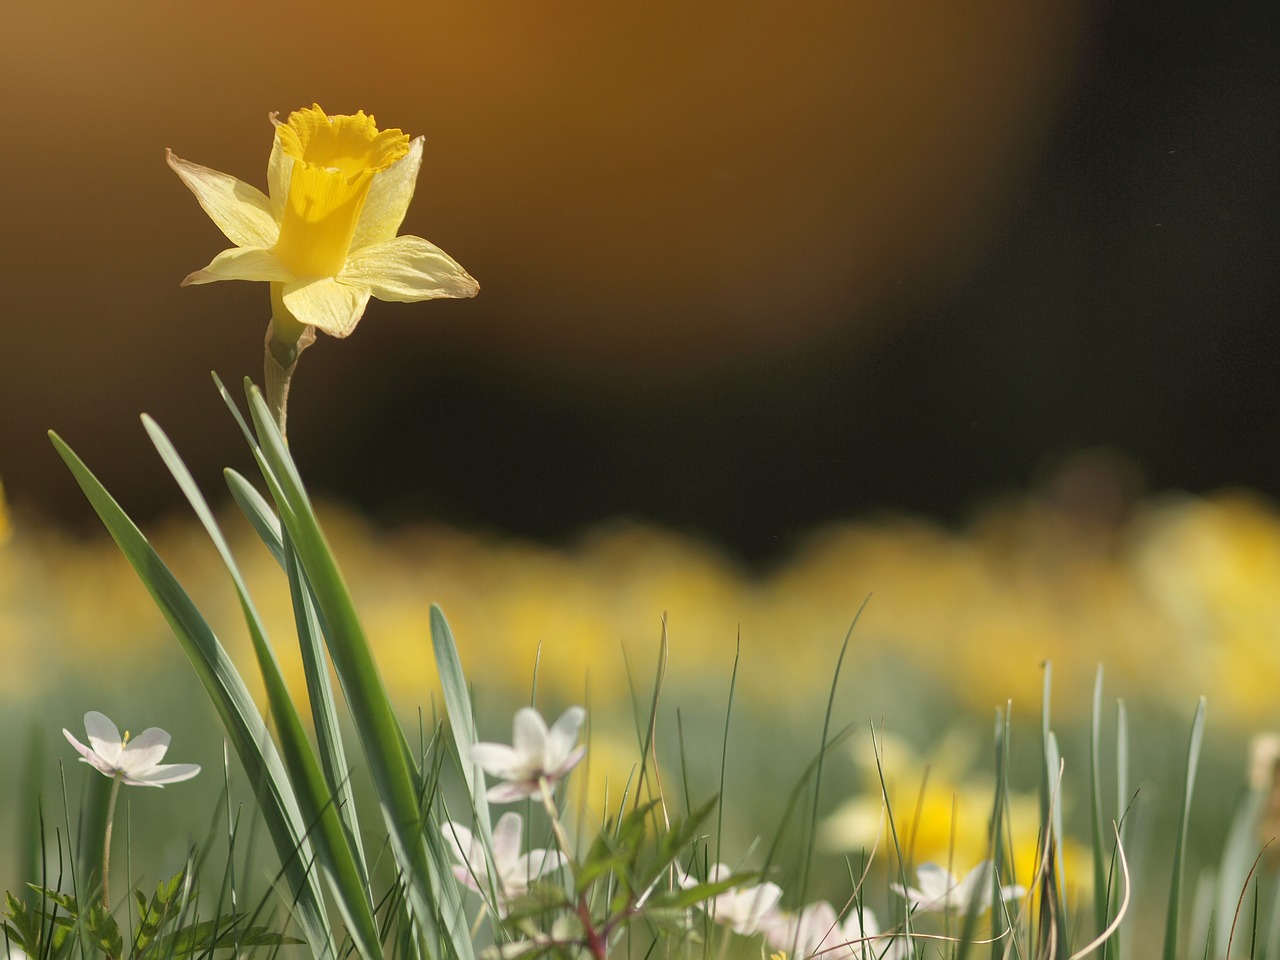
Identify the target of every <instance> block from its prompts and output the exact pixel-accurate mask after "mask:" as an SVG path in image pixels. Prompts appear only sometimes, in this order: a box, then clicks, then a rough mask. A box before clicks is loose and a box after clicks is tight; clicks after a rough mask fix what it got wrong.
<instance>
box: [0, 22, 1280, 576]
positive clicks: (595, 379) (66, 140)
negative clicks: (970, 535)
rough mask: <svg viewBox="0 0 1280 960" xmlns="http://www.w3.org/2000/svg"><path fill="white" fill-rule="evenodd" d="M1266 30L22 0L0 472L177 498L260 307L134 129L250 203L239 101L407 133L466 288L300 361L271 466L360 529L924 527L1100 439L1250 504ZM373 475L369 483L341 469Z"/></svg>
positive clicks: (779, 543) (792, 536)
mask: <svg viewBox="0 0 1280 960" xmlns="http://www.w3.org/2000/svg"><path fill="white" fill-rule="evenodd" d="M1265 15H1266V7H1265V5H1263V4H1253V5H1249V4H1242V5H1233V6H1232V7H1231V9H1230V10H1224V9H1218V8H1215V7H1212V6H1210V5H1201V4H1190V3H1188V4H1175V5H1172V6H1162V7H1161V8H1159V9H1155V8H1151V7H1144V6H1142V5H1139V4H1127V3H1101V2H1099V3H1087V2H1079V0H1072V2H1068V0H1061V2H1057V0H1055V2H1051V3H1043V4H1022V3H1016V2H1009V0H982V2H980V3H978V4H977V5H976V6H975V5H974V4H964V5H956V4H949V3H945V2H932V0H931V2H925V3H917V4H909V5H895V4H859V3H845V2H827V0H820V2H815V3H811V4H806V5H805V7H804V10H803V13H800V14H798V13H797V12H796V11H795V10H794V9H793V8H792V7H791V6H789V5H786V4H781V3H776V2H769V0H744V2H735V3H732V4H728V3H713V4H709V5H699V6H696V7H694V8H690V7H689V6H688V5H687V4H678V3H675V2H670V0H659V2H650V3H643V4H641V3H622V4H608V5H599V4H592V3H589V2H585V0H582V2H568V0H539V2H536V3H521V4H491V3H479V4H434V3H415V4H404V3H392V2H374V3H371V4H368V5H366V6H364V7H362V8H361V10H360V12H359V14H358V15H357V14H355V13H353V12H352V11H351V10H350V9H349V8H348V6H347V5H343V4H338V3H334V2H329V0H319V2H316V3H312V4H308V5H307V6H306V8H305V12H303V10H302V8H300V7H299V6H298V5H296V4H291V3H282V4H249V3H242V2H231V3H228V4H224V5H222V6H220V7H219V8H218V14H217V16H211V15H210V14H209V11H208V9H207V8H204V7H201V6H199V5H194V4H173V3H166V2H160V0H139V2H132V3H129V4H126V5H117V4H107V5H93V4H74V5H71V6H65V5H61V6H60V5H45V4H19V5H16V6H15V8H14V9H12V10H11V11H9V12H8V13H7V14H6V29H5V31H4V35H3V37H0V44H2V45H3V56H2V57H0V81H3V83H4V87H5V89H6V90H8V91H10V96H11V98H13V112H12V116H13V121H12V124H11V125H10V127H9V130H8V132H7V133H6V135H5V140H6V149H5V151H4V158H3V161H2V162H3V169H4V171H5V175H6V179H7V181H8V182H9V183H10V185H11V186H10V189H9V191H8V199H7V201H6V211H5V227H6V229H5V233H6V241H5V257H6V260H5V277H6V290H7V309H6V314H7V316H8V318H9V319H8V320H7V321H6V322H5V323H4V325H3V329H2V330H0V476H3V477H4V478H5V483H6V485H7V488H8V490H9V494H10V496H11V498H12V499H13V500H14V501H15V502H17V503H18V504H20V505H22V506H24V507H28V508H38V509H41V510H43V511H45V512H47V513H50V514H52V515H54V516H56V517H58V518H60V519H69V520H72V521H82V520H83V519H84V517H85V513H84V511H83V508H81V507H80V505H79V501H78V494H77V493H76V492H75V491H74V490H73V489H72V487H71V484H70V483H68V482H67V480H66V478H65V476H64V475H63V472H62V469H61V466H60V465H59V464H58V463H57V462H56V459H55V458H54V457H53V456H52V455H51V454H50V453H49V451H48V449H47V446H46V443H45V441H44V439H43V436H42V434H43V430H44V429H46V428H48V427H53V426H56V427H57V428H58V429H59V430H60V431H61V432H62V433H63V434H64V435H65V436H66V437H67V438H68V439H69V440H71V441H72V442H73V443H75V444H77V446H78V448H80V449H81V450H82V452H83V453H84V454H85V456H86V457H88V458H89V460H90V462H92V463H94V464H96V465H98V466H99V467H100V469H102V470H103V472H104V473H105V474H106V477H107V478H108V479H109V480H110V481H111V482H112V485H113V489H115V490H117V491H118V493H119V494H120V496H122V497H123V498H124V499H125V500H126V502H128V503H129V504H130V505H131V506H132V507H133V508H134V509H137V510H140V511H142V512H143V513H144V514H148V515H154V514H156V513H158V512H162V511H163V510H165V509H167V508H168V507H169V506H170V505H171V504H173V503H174V502H175V496H176V494H175V492H174V491H173V489H172V486H171V485H170V484H168V483H167V482H166V481H165V480H164V479H163V478H162V477H161V476H159V474H158V473H157V471H154V470H151V469H143V468H141V467H139V466H138V461H139V460H147V459H149V458H150V454H149V452H147V448H146V446H145V440H144V439H143V437H142V434H141V432H140V431H139V430H138V429H137V428H136V426H135V421H134V416H135V414H136V413H137V412H139V411H141V410H146V411H148V412H150V413H152V414H153V415H155V416H157V417H158V418H159V419H160V420H161V422H162V423H164V424H165V425H166V426H167V427H169V428H170V429H171V430H172V432H174V433H175V434H176V435H178V436H189V437H198V438H199V442H198V443H192V444H189V445H188V446H189V447H190V449H188V450H187V451H186V453H187V455H188V456H189V457H190V458H191V459H192V461H193V465H194V466H195V467H196V468H197V473H198V475H199V476H201V477H202V478H211V479H212V480H214V481H216V479H217V475H216V470H217V469H218V468H219V467H220V466H221V465H223V464H224V463H226V462H227V461H228V458H229V457H230V456H231V455H232V453H234V452H235V451H236V446H235V445H236V443H237V439H236V437H235V434H234V432H233V431H232V429H231V428H230V427H229V425H228V424H227V423H226V421H225V417H224V416H223V415H222V411H221V409H220V404H219V403H218V401H217V399H216V397H215V396H214V394H213V392H212V391H211V390H210V389H208V388H207V387H206V386H205V384H206V383H207V373H208V371H209V370H210V369H216V370H218V371H219V373H221V374H222V375H223V376H224V378H230V379H232V380H234V379H236V378H238V377H240V376H242V375H245V374H249V375H253V376H260V373H259V367H260V359H259V355H258V354H259V350H260V346H259V338H260V337H261V332H262V330H263V328H264V323H265V319H266V315H267V306H266V296H265V291H264V290H263V289H261V288H260V287H258V286H256V285H253V284H235V283H232V284H222V285H218V286H215V287H206V288H202V289H194V290H193V289H187V290H180V289H179V288H178V286H177V283H178V280H179V279H180V278H181V277H183V276H185V275H186V273H187V272H189V271H190V270H192V269H194V268H196V267H198V266H201V265H203V264H204V263H205V262H207V260H208V259H209V258H210V257H211V256H212V255H213V254H214V253H215V252H217V251H218V250H219V249H221V248H222V246H223V245H224V243H223V239H222V238H221V236H220V235H218V233H217V231H216V229H215V228H214V227H213V226H212V224H210V223H209V222H208V221H207V219H206V218H205V217H204V216H203V215H202V214H201V213H200V211H199V210H198V208H197V207H196V205H195V203H194V201H193V198H192V197H191V196H190V195H189V194H188V193H187V192H186V191H185V190H184V188H183V187H182V185H181V184H180V183H179V182H178V180H177V178H176V177H174V176H173V174H172V173H171V171H169V170H168V168H167V167H166V166H165V165H164V163H163V152H164V148H165V147H171V148H173V149H174V150H175V152H177V153H178V154H179V155H180V156H183V157H187V158H189V159H192V160H195V161H197V162H200V163H204V164H207V165H210V166H213V167H215V168H216V169H220V170H225V171H230V172H232V173H235V174H237V175H239V176H241V177H243V178H245V179H247V180H249V181H251V182H255V183H259V184H261V183H262V182H263V179H264V176H265V174H264V167H265V160H266V154H267V149H268V146H269V140H270V127H269V126H268V124H267V113H268V112H269V111H272V110H276V111H288V110H291V109H295V108H297V107H298V106H301V105H304V104H309V103H310V102H312V101H313V100H315V101H318V102H320V104H321V105H322V106H324V107H325V108H326V109H328V110H331V111H335V112H340V111H344V110H345V111H350V110H354V109H356V108H360V107H362V108H364V109H367V110H370V111H372V112H374V113H375V114H376V115H377V117H378V118H379V119H380V120H381V121H382V122H384V123H387V124H392V125H398V126H400V127H402V128H403V129H405V130H406V131H408V132H410V133H411V134H418V133H422V134H425V135H426V137H427V155H426V162H425V165H424V170H423V175H422V180H421V183H420V185H419V190H418V198H417V200H416V202H415V204H414V206H413V208H412V209H411V211H410V214H409V219H408V222H407V224H406V230H407V231H409V232H414V233H418V234H420V235H422V236H426V237H428V238H429V239H431V240H433V241H435V242H437V243H439V244H440V245H441V246H442V247H444V248H445V249H446V250H448V251H449V252H450V253H452V254H453V255H454V256H456V257H457V259H459V260H460V261H461V262H462V263H463V264H464V265H465V266H466V267H467V268H468V269H469V270H470V271H471V273H473V274H474V275H475V276H476V277H477V278H478V279H479V280H480V282H481V285H482V290H483V292H482V294H481V296H480V297H478V298H477V299H476V300H474V301H469V302H466V303H452V302H441V303H434V304H426V305H417V306H412V307H399V306H396V305H389V304H380V303H375V304H373V306H372V307H371V309H370V312H369V314H368V316H367V319H366V321H365V322H364V323H363V324H362V325H361V327H360V329H359V331H358V332H357V334H356V335H355V336H354V337H353V338H351V340H349V341H348V342H346V343H341V344H339V343H336V342H333V341H325V342H323V343H322V344H321V345H320V346H319V347H317V348H316V349H315V350H313V351H311V353H309V354H308V356H307V360H306V363H305V365H304V367H303V369H302V371H301V373H300V375H299V379H298V383H297V387H296V391H297V393H296V406H297V411H298V414H297V416H296V418H295V422H294V424H293V433H294V442H295V449H296V451H297V455H298V456H299V457H300V458H301V460H302V461H303V462H304V465H305V466H306V467H307V468H308V474H309V476H310V477H311V478H312V483H313V484H315V485H318V486H319V487H320V488H321V489H323V490H325V491H327V492H330V493H332V494H334V495H336V496H340V497H342V498H345V499H349V500H355V501H357V502H358V503H360V504H361V505H362V506H363V507H365V508H368V509H373V510H376V511H379V512H380V513H381V514H382V515H384V516H397V517H401V516H406V515H407V516H414V517H430V518H433V519H438V520H445V521H448V522H456V523H461V524H463V525H466V526H470V527H473V528H474V527H477V526H479V527H485V528H489V529H494V530H498V531H510V532H515V533H519V534H525V535H530V536H534V537H536V538H540V539H544V540H545V539H550V540H553V541H554V540H556V539H563V538H564V537H566V536H567V535H569V534H572V533H574V532H576V531H577V530H580V529H581V528H583V527H585V526H587V525H589V524H591V523H592V522H595V521H597V520H600V519H603V518H609V517H614V516H617V515H627V516H632V517H636V518H640V519H646V520H653V521H657V522H660V523H664V524H667V525H673V526H676V527H680V528H685V529H689V530H693V531H697V532H701V533H705V534H707V535H709V536H710V537H711V538H712V539H713V540H714V541H716V542H718V543H721V544H724V545H726V546H727V547H729V548H730V549H732V550H734V551H735V552H737V553H739V554H741V555H743V556H744V557H745V558H746V559H748V560H750V561H752V562H755V561H764V562H767V561H770V560H774V559H777V558H778V557H779V556H780V555H781V554H782V553H783V552H785V550H786V549H788V548H789V547H790V546H792V545H793V544H794V542H795V540H796V539H797V537H799V536H801V535H803V533H804V532H805V531H807V530H808V529H809V528H811V527H812V526H814V525H815V524H817V523H820V522H822V521H826V520H830V519H836V518H843V517H848V516H857V515H862V514H864V513H866V511H868V510H870V509H875V508H881V507H887V508H893V509H901V510H910V511H916V512H923V513H925V514H927V515H930V516H934V517H938V518H942V519H944V520H948V521H953V520H957V519H961V518H963V517H964V516H965V515H966V514H967V512H968V511H969V510H970V509H971V508H972V507H973V506H974V505H975V503H980V502H982V501H985V500H987V499H989V498H991V497H992V496H996V495H999V494H1001V493H1003V492H1005V491H1008V490H1012V489H1020V488H1023V487H1025V486H1026V485H1027V484H1030V483H1034V482H1036V481H1037V480H1038V479H1039V478H1040V477H1041V476H1042V475H1043V474H1044V473H1045V471H1052V469H1053V465H1054V464H1055V463H1056V462H1057V461H1058V460H1059V459H1060V458H1061V457H1063V456H1066V455H1068V454H1070V453H1071V452H1073V451H1076V450H1079V449H1081V448H1092V447H1097V446H1110V447H1114V448H1116V449H1118V450H1119V451H1122V452H1123V453H1124V454H1126V455H1128V456H1130V457H1132V458H1133V459H1134V461H1135V462H1136V464H1137V465H1138V466H1139V467H1140V468H1141V471H1142V475H1143V476H1145V477H1146V478H1147V479H1148V481H1149V483H1150V485H1151V486H1152V487H1154V488H1156V489H1167V488H1181V489H1189V490H1191V491H1194V492H1202V491H1208V490H1212V489H1215V488H1218V487H1221V486H1223V485H1229V484H1247V485H1249V486H1251V487H1253V488H1255V489H1259V490H1261V491H1263V492H1265V493H1268V494H1271V495H1274V494H1275V493H1276V492H1277V489H1278V485H1280V481H1278V480H1277V477H1280V457H1278V455H1277V453H1276V450H1277V445H1276V443H1275V442H1274V439H1275V437H1276V436H1277V432H1278V427H1280V421H1278V415H1277V409H1276V404H1275V402H1274V384H1275V382H1276V376H1277V372H1278V371H1277V363H1278V361H1277V357H1278V356H1280V352H1278V351H1277V349H1276V348H1277V333H1276V325H1275V323H1274V316H1275V311H1274V307H1275V305H1276V279H1275V271H1274V269H1273V266H1274V263H1275V257H1276V253H1277V249H1276V244H1277V239H1276V233H1275V223H1276V187H1275V183H1276V182H1277V178H1276V177H1275V176H1274V174H1275V172H1276V171H1275V167H1276V161H1275V157H1276V155H1277V150H1276V147H1277V143H1276V137H1277V129H1278V128H1277V124H1276V122H1275V121H1276V109H1277V106H1276V104H1277V103H1278V102H1280V99H1278V98H1277V96H1276V93H1277V90H1276V76H1275V67H1274V63H1273V59H1274V58H1272V57H1271V54H1270V50H1269V48H1267V46H1266V42H1265V37H1266V36H1267V33H1266V31H1265V29H1263V28H1262V24H1263V23H1264V22H1265ZM374 464H376V466H373V465H374Z"/></svg>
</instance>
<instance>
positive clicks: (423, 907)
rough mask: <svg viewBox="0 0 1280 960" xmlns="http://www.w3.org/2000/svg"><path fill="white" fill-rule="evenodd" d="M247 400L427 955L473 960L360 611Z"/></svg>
mask: <svg viewBox="0 0 1280 960" xmlns="http://www.w3.org/2000/svg"><path fill="white" fill-rule="evenodd" d="M247 393H248V399H249V409H250V415H251V416H252V419H253V424H254V428H255V430H256V431H257V436H258V442H259V450H260V454H261V460H260V464H261V465H262V466H263V467H264V470H263V477H264V479H265V480H266V482H267V485H268V486H269V487H270V488H271V494H272V497H273V498H274V499H275V501H276V508H277V512H278V514H279V516H280V520H281V523H282V524H283V526H284V529H285V531H286V533H287V535H288V538H289V540H290V541H291V542H292V544H293V546H294V549H295V550H296V551H297V555H298V559H299V561H300V563H301V566H302V569H303V571H304V572H305V574H306V577H307V580H308V581H309V582H310V583H311V585H312V587H313V589H314V591H315V597H316V605H317V609H318V610H319V613H320V616H321V617H322V618H323V621H324V623H325V626H326V629H327V634H326V639H327V641H328V645H329V656H330V657H331V659H332V661H333V665H334V669H335V671H336V672H337V674H338V679H339V682H340V683H341V684H342V689H343V693H344V694H345V696H346V700H347V704H348V706H349V707H350V710H351V715H352V719H353V721H354V723H355V727H356V730H357V732H358V734H359V737H360V741H361V745H362V747H363V749H364V754H365V759H366V761H367V762H368V765H369V772H370V774H371V776H372V778H373V783H374V788H375V790H376V791H377V795H378V799H379V803H380V806H381V808H382V814H383V819H384V821H385V822H386V825H387V829H388V832H389V839H390V841H391V849H392V854H393V855H394V857H395V860H396V863H397V865H398V866H399V868H400V871H401V874H402V876H401V880H402V882H403V883H404V886H405V891H406V893H407V894H408V896H409V902H410V905H411V909H412V912H413V915H414V918H415V920H416V922H417V924H418V925H419V929H420V931H421V933H422V937H423V939H424V940H425V941H426V943H427V944H428V946H427V949H428V951H430V950H432V949H433V948H434V947H436V946H439V947H442V948H443V949H446V950H448V951H450V952H451V953H452V954H454V955H457V956H460V957H462V958H464V960H470V957H471V956H472V954H473V950H472V945H471V938H470V936H469V934H468V931H467V927H466V924H465V918H464V917H463V914H462V903H461V897H460V895H459V893H458V890H457V887H456V885H455V883H454V881H453V878H452V876H451V875H450V874H449V873H448V870H447V866H448V856H447V854H446V853H445V851H444V841H443V839H442V838H441V837H440V836H439V833H438V831H436V830H434V828H428V825H427V824H425V823H424V822H423V819H422V817H421V815H420V812H419V807H418V797H417V792H416V789H415V778H414V773H413V771H412V770H411V767H410V764H409V760H408V755H407V750H406V748H405V741H404V733H403V731H402V730H401V729H400V725H399V723H398V722H397V720H396V718H395V713H394V711H393V710H392V707H391V701H390V699H389V697H388V695H387V692H386V687H385V686H384V684H383V682H382V677H381V675H380V674H379V672H378V667H377V664H376V662H375V661H374V659H373V653H372V651H371V650H370V648H369V642H368V639H367V638H366V637H365V634H364V629H363V627H362V626H361V625H360V621H359V619H358V618H357V616H356V611H355V605H354V604H353V602H352V600H351V595H350V593H349V591H348V590H347V587H346V583H345V581H344V580H343V578H342V574H341V573H340V572H339V570H338V566H337V562H336V561H335V560H334V558H333V554H332V552H331V551H330V549H329V545H328V543H327V542H326V541H325V538H324V534H323V533H322V532H321V530H320V525H319V522H318V521H317V520H316V516H315V511H314V509H313V508H312V505H311V500H310V498H309V497H308V495H307V493H306V490H305V488H304V487H303V485H302V480H301V478H300V477H299V475H298V471H297V467H296V466H295V465H294V463H293V458H292V457H291V456H290V454H289V450H288V447H287V446H286V445H285V443H284V440H283V438H282V437H281V436H280V432H279V430H278V429H277V427H276V425H275V421H274V419H273V417H272V416H271V413H270V411H268V409H267V406H266V403H265V402H264V401H263V399H262V395H261V393H260V392H259V391H258V389H257V388H256V387H254V386H252V385H251V384H250V385H248V388H247ZM442 867H444V868H445V869H444V870H443V871H442V869H441V868H442ZM442 873H443V876H442ZM445 877H447V878H448V879H447V881H446V880H445V879H444V878H445Z"/></svg>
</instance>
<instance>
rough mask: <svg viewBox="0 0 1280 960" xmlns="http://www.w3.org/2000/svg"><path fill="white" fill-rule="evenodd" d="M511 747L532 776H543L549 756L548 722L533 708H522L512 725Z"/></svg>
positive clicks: (517, 712)
mask: <svg viewBox="0 0 1280 960" xmlns="http://www.w3.org/2000/svg"><path fill="white" fill-rule="evenodd" d="M511 746H512V747H513V748H514V749H515V752H516V753H517V754H518V755H519V757H520V762H521V763H522V764H524V765H525V767H526V769H528V770H529V772H530V773H531V774H541V773H544V772H545V771H544V770H543V765H544V763H545V762H546V756H547V721H545V720H543V719H542V714H540V713H539V712H538V711H537V710H535V709H533V707H521V708H520V709H519V710H517V711H516V716H515V720H514V721H512V724H511Z"/></svg>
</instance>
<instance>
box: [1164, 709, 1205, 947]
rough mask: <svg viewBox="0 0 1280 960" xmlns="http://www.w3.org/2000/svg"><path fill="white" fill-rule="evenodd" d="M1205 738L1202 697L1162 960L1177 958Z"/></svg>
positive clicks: (1177, 842) (1177, 840) (1180, 816)
mask: <svg viewBox="0 0 1280 960" xmlns="http://www.w3.org/2000/svg"><path fill="white" fill-rule="evenodd" d="M1203 740H1204V697H1201V698H1200V702H1199V703H1198V704H1197V705H1196V715H1195V719H1193V720H1192V721H1191V737H1190V741H1189V742H1188V744H1187V779H1186V782H1185V783H1184V785H1183V788H1182V807H1181V809H1180V810H1179V811H1178V835H1177V836H1176V837H1175V838H1174V846H1173V878H1172V879H1171V880H1170V881H1169V908H1168V912H1167V913H1166V914H1165V927H1164V951H1163V953H1162V954H1161V956H1162V957H1163V958H1164V960H1177V957H1178V931H1179V927H1180V925H1181V921H1182V879H1183V878H1182V873H1183V869H1182V868H1183V860H1184V858H1185V857H1186V849H1187V826H1188V823H1189V822H1190V818H1191V795H1192V791H1193V790H1194V788H1195V782H1196V767H1197V766H1198V765H1199V763H1200V746H1201V743H1202V742H1203Z"/></svg>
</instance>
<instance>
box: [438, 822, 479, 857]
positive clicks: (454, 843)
mask: <svg viewBox="0 0 1280 960" xmlns="http://www.w3.org/2000/svg"><path fill="white" fill-rule="evenodd" d="M440 833H441V835H442V836H443V837H444V842H445V843H447V844H448V845H449V849H450V850H451V851H452V852H453V857H454V859H455V860H457V861H458V862H459V863H461V864H466V863H467V862H468V860H469V859H470V854H471V831H470V830H468V829H467V828H466V827H464V826H463V825H462V824H460V823H454V822H453V821H452V820H449V821H446V822H444V823H442V824H440Z"/></svg>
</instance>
